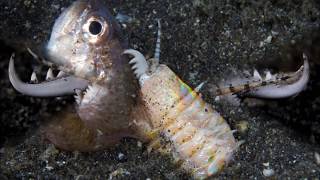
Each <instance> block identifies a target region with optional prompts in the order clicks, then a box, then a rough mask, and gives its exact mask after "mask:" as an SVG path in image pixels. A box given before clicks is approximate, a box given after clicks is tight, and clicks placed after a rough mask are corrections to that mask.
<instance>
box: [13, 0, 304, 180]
mask: <svg viewBox="0 0 320 180" xmlns="http://www.w3.org/2000/svg"><path fill="white" fill-rule="evenodd" d="M158 27H159V28H158V37H157V41H156V49H155V54H154V58H151V59H149V60H148V61H147V60H146V58H145V57H144V55H143V54H142V53H140V52H139V51H137V50H134V49H130V48H128V46H127V42H125V39H124V38H123V35H122V34H121V31H120V28H119V25H118V23H117V22H116V20H115V18H114V17H113V16H112V15H111V13H110V11H109V10H108V9H107V7H106V6H105V5H104V4H103V3H102V2H101V1H98V0H78V1H75V2H74V3H73V4H72V5H71V6H70V7H69V8H67V9H66V10H64V12H63V13H62V14H61V15H60V16H59V18H58V19H57V20H56V22H55V24H54V26H53V29H52V33H51V36H50V39H49V42H48V43H47V45H46V47H45V54H46V57H47V58H48V61H49V62H50V63H48V64H54V65H55V66H56V67H57V68H58V69H59V70H60V73H59V75H57V77H54V76H53V73H52V70H51V69H49V70H48V73H47V79H48V80H47V81H45V82H41V83H32V84H29V83H24V82H22V81H21V80H20V78H19V76H18V75H17V73H16V71H15V68H14V55H13V56H12V57H11V59H10V63H9V79H10V81H11V83H12V85H13V87H14V88H15V89H16V90H17V91H19V92H21V93H23V94H26V95H29V96H36V97H55V96H63V95H74V96H75V100H76V106H75V107H74V106H67V107H66V108H65V109H64V110H63V111H61V112H59V113H57V114H55V115H54V116H53V117H52V120H51V121H49V122H48V123H47V124H45V125H44V127H43V128H42V129H41V131H42V132H43V134H44V136H45V137H46V138H47V139H48V140H49V141H50V142H51V143H53V144H54V145H55V146H56V147H58V148H60V149H63V150H67V151H84V152H88V151H97V150H103V149H105V148H107V147H110V146H114V145H115V144H116V143H119V141H120V139H122V138H123V137H134V138H137V139H139V140H141V141H143V142H146V143H149V148H148V149H164V150H165V151H167V152H169V153H171V155H172V156H173V157H174V159H175V160H176V161H177V162H179V164H180V165H181V167H182V168H183V169H185V170H186V171H188V172H190V173H191V174H192V175H193V176H194V178H196V179H203V178H207V177H209V176H213V175H216V174H218V173H219V172H221V171H222V170H223V168H224V167H225V166H227V165H228V164H229V163H230V162H231V160H232V158H233V156H234V154H235V153H236V151H237V150H238V149H239V146H240V145H241V144H242V143H243V141H241V140H240V141H238V140H236V138H235V137H234V135H233V133H234V132H235V131H234V130H232V129H231V128H230V126H229V124H228V123H227V121H225V120H224V118H223V117H222V116H221V115H220V114H219V113H218V112H217V111H216V110H215V109H214V108H213V107H212V105H211V104H209V103H206V102H205V101H204V100H203V99H202V97H201V93H199V91H200V89H201V87H202V86H203V83H201V84H200V85H199V86H198V87H196V88H195V89H192V88H191V87H190V86H188V85H187V84H186V83H185V82H183V80H182V79H180V78H179V76H178V75H177V74H176V73H174V72H173V71H172V70H171V69H170V68H169V67H168V66H166V65H164V64H161V63H160V52H161V51H160V39H161V38H160V35H161V25H160V21H158ZM128 56H131V59H130V60H129V58H128ZM308 68H309V67H308V64H306V63H305V64H304V66H303V70H301V71H298V73H296V74H298V75H299V76H290V77H289V79H290V81H289V80H288V81H281V82H285V83H286V84H284V85H283V86H281V88H280V91H284V90H285V89H288V87H290V89H294V90H292V91H290V93H291V94H296V93H298V92H300V91H301V87H302V86H304V85H305V84H306V81H308V71H307V70H308ZM301 74H302V75H301ZM296 77H299V78H296ZM300 77H303V78H302V80H301V78H300ZM299 79H300V80H299ZM31 80H32V81H34V82H36V81H37V78H36V75H35V74H34V73H33V74H32V76H31ZM263 82H264V81H263ZM268 82H269V83H260V82H259V83H258V84H253V83H251V84H252V85H246V84H245V85H243V86H242V85H240V86H239V87H244V88H239V89H242V90H239V91H236V90H237V89H236V88H234V87H233V88H229V89H226V90H224V91H221V92H225V94H228V93H238V92H242V91H243V90H246V93H247V94H250V93H251V95H253V96H259V95H260V96H261V94H262V95H263V94H265V97H266V94H268V92H269V91H271V92H272V91H273V90H274V89H275V87H273V86H275V84H277V83H279V81H277V80H275V81H268ZM288 82H290V84H291V86H289V85H288V84H289V83H288ZM292 85H293V86H292ZM247 87H249V88H247ZM276 88H277V86H276ZM277 90H278V91H279V89H277ZM254 92H255V93H256V94H254ZM257 92H259V93H260V94H259V93H257ZM269 94H270V93H269ZM221 95H223V94H221ZM269 97H270V96H269ZM279 97H281V96H279Z"/></svg>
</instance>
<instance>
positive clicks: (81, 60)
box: [46, 0, 118, 80]
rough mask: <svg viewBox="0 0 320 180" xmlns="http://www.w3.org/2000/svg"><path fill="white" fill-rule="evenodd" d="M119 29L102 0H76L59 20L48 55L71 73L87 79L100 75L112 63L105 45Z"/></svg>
mask: <svg viewBox="0 0 320 180" xmlns="http://www.w3.org/2000/svg"><path fill="white" fill-rule="evenodd" d="M117 29H118V27H117V23H116V22H115V20H114V19H113V17H112V15H111V14H110V12H109V11H108V10H107V8H106V7H105V6H104V5H103V4H102V3H101V2H100V1H97V0H89V1H86V0H79V1H76V2H74V3H73V4H72V5H71V6H70V7H69V8H67V9H66V10H65V11H64V12H63V13H62V14H61V15H60V17H59V18H58V19H57V20H56V22H55V24H54V27H53V30H52V33H51V37H50V40H49V42H48V44H47V46H46V55H47V57H48V59H49V60H50V61H51V62H53V63H54V64H56V65H58V66H59V67H60V68H61V69H63V70H64V71H67V72H68V73H70V74H73V75H75V76H78V77H81V78H85V79H87V80H96V79H101V78H103V77H104V76H105V73H106V71H107V69H106V68H107V67H108V65H109V64H112V62H106V61H104V62H103V60H102V59H108V58H105V57H106V56H108V53H107V52H106V50H105V49H108V47H106V46H110V44H112V43H111V42H112V40H113V38H114V35H115V34H116V33H115V32H116V31H117ZM109 49H112V47H109ZM109 59H110V58H109Z"/></svg>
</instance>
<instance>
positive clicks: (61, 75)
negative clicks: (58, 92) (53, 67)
mask: <svg viewBox="0 0 320 180" xmlns="http://www.w3.org/2000/svg"><path fill="white" fill-rule="evenodd" d="M65 74H66V73H65V72H63V71H59V73H58V75H57V78H61V77H63V76H64V75H65Z"/></svg>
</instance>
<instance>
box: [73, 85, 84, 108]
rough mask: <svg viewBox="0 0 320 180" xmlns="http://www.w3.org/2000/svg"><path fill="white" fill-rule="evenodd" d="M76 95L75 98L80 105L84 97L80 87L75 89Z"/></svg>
mask: <svg viewBox="0 0 320 180" xmlns="http://www.w3.org/2000/svg"><path fill="white" fill-rule="evenodd" d="M75 93H76V95H74V98H75V100H76V102H77V104H78V105H80V104H81V101H82V98H83V92H82V91H81V90H80V89H75Z"/></svg>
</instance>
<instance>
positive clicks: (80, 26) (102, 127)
mask: <svg viewBox="0 0 320 180" xmlns="http://www.w3.org/2000/svg"><path fill="white" fill-rule="evenodd" d="M127 46H128V43H127V42H126V40H125V38H124V37H123V35H122V33H121V30H120V27H119V24H118V22H117V21H116V20H115V18H114V17H113V16H112V14H111V13H110V11H109V10H108V8H107V6H106V5H105V4H104V3H103V2H101V1H98V0H78V1H75V2H73V3H72V5H70V7H68V8H66V9H65V10H64V11H63V12H62V14H61V15H60V16H59V17H58V18H57V20H56V21H55V23H54V26H53V29H52V32H51V36H50V39H49V41H48V43H47V44H46V46H45V48H44V54H45V57H46V59H47V62H48V64H53V65H54V66H55V67H56V68H57V69H58V70H60V73H59V75H58V76H57V77H52V72H49V71H50V70H48V73H47V74H49V75H48V77H50V80H48V81H45V82H41V83H32V84H30V83H24V82H22V81H21V80H20V79H19V76H18V75H17V73H16V71H15V69H14V56H12V57H11V60H10V63H9V78H10V81H11V83H12V85H13V87H14V88H15V89H16V90H17V91H19V92H21V93H22V94H25V95H29V96H35V97H56V96H65V95H74V96H75V99H76V102H77V103H76V106H74V107H67V108H66V109H65V111H64V112H61V113H59V114H57V115H56V116H55V117H54V118H53V119H55V120H53V121H51V122H49V123H48V124H46V125H45V127H43V128H42V132H44V136H45V137H46V138H47V139H49V141H50V142H52V143H53V144H55V145H56V147H58V148H60V149H64V150H69V151H74V150H78V151H95V150H100V149H104V148H106V147H108V146H112V145H114V144H115V143H117V142H118V141H119V140H120V139H122V138H123V137H127V136H129V137H130V136H133V134H134V133H133V131H134V129H132V126H131V119H132V114H133V109H134V107H135V106H136V97H137V87H138V85H137V81H136V80H135V78H134V75H133V72H132V71H131V67H130V65H129V64H128V63H127V62H128V59H127V57H126V56H124V55H123V54H122V52H123V51H124V50H125V49H127V48H128V47H127ZM31 79H33V80H34V79H35V75H34V74H33V77H32V78H31ZM57 117H59V118H57ZM67 122H68V123H67ZM72 129H73V130H72Z"/></svg>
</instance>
